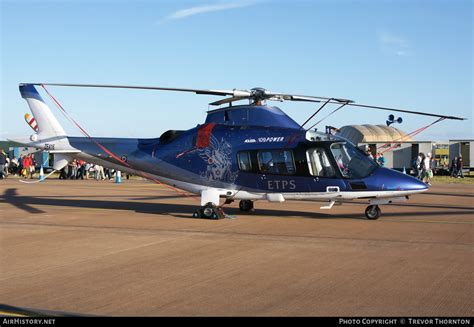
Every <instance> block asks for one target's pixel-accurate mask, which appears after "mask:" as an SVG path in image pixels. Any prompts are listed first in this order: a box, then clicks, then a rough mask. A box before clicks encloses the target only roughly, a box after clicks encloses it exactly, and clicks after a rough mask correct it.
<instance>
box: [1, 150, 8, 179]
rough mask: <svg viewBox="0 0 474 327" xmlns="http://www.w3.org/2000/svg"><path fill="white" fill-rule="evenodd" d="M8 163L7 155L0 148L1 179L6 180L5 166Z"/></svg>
mask: <svg viewBox="0 0 474 327" xmlns="http://www.w3.org/2000/svg"><path fill="white" fill-rule="evenodd" d="M6 163H7V154H6V153H5V152H4V151H3V149H2V148H0V179H4V178H5V164H6Z"/></svg>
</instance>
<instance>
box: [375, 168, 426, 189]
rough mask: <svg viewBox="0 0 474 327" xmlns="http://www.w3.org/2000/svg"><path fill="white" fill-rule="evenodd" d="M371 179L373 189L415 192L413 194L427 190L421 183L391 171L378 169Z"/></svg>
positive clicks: (413, 178) (408, 176)
mask: <svg viewBox="0 0 474 327" xmlns="http://www.w3.org/2000/svg"><path fill="white" fill-rule="evenodd" d="M372 177H373V179H372V182H371V183H370V184H372V185H373V187H379V189H380V188H382V189H384V190H398V191H415V193H417V192H423V191H425V190H427V189H428V185H426V184H425V183H423V182H422V181H420V180H418V179H416V178H415V177H412V176H410V175H407V174H404V173H401V172H399V171H396V170H393V169H388V168H378V169H377V170H376V171H375V172H374V174H373V176H372Z"/></svg>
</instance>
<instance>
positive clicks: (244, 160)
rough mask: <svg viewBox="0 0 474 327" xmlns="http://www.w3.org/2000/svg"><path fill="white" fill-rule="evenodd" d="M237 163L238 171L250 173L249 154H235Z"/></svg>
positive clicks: (250, 162)
mask: <svg viewBox="0 0 474 327" xmlns="http://www.w3.org/2000/svg"><path fill="white" fill-rule="evenodd" d="M237 161H238V163H239V169H240V170H242V171H251V170H252V161H251V159H250V153H249V152H246V151H245V152H239V153H238V154H237Z"/></svg>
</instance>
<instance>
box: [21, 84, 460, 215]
mask: <svg viewBox="0 0 474 327" xmlns="http://www.w3.org/2000/svg"><path fill="white" fill-rule="evenodd" d="M46 85H52V86H74V87H107V88H127V89H145V90H162V91H180V92H193V93H196V94H205V95H213V96H223V97H225V98H223V99H221V100H218V101H215V102H212V103H210V105H213V106H219V107H218V108H217V109H214V110H210V111H208V114H207V118H206V120H205V122H204V123H203V124H200V125H197V127H194V128H191V129H189V130H169V131H166V132H164V133H163V134H162V135H161V136H160V137H158V138H152V139H131V138H95V137H94V138H93V137H91V136H90V135H89V134H87V132H85V131H84V130H83V129H82V128H81V127H80V126H79V125H78V124H77V122H76V121H74V120H73V119H72V118H70V117H69V118H70V120H71V121H72V122H73V123H74V124H76V125H77V126H78V127H79V128H80V129H81V131H82V132H83V134H84V135H85V137H70V136H68V135H66V133H65V131H64V129H63V128H62V126H61V125H60V124H59V122H58V121H57V119H56V118H55V117H54V115H53V114H52V112H51V110H50V108H49V107H48V106H47V105H46V103H45V102H44V101H43V99H42V98H41V96H40V94H39V93H38V91H37V89H36V87H35V86H40V87H43V88H44V89H45V91H46V92H47V93H48V95H50V96H51V97H52V99H53V101H54V102H55V103H56V104H57V105H58V107H59V108H60V109H61V110H62V111H63V113H65V114H66V115H67V113H66V111H65V110H64V108H63V107H62V106H61V105H60V104H59V102H58V101H57V100H56V99H55V98H54V97H53V96H52V95H51V94H50V93H49V92H48V90H47V89H46V87H45V86H46ZM20 93H21V96H22V97H23V98H24V99H25V100H26V101H27V103H28V105H29V107H30V109H31V112H32V114H33V116H34V118H35V120H36V123H37V128H36V129H35V131H36V133H35V134H33V135H31V136H30V137H29V138H25V139H21V140H15V141H17V142H20V143H22V144H25V145H27V146H34V147H37V148H41V149H43V150H45V151H48V152H50V153H54V166H53V168H54V169H55V170H60V169H62V168H64V167H65V166H66V165H67V164H68V163H69V162H71V161H72V160H73V159H81V160H85V161H87V162H92V163H95V164H98V165H102V166H105V167H109V168H111V169H116V170H119V171H122V172H126V173H129V174H134V175H139V176H143V177H145V178H147V179H150V180H153V181H156V182H160V183H164V184H167V185H170V186H171V187H173V188H177V189H181V190H185V191H188V192H190V193H193V194H197V195H198V196H200V199H201V206H200V207H198V208H197V210H196V211H195V212H194V214H193V216H194V217H200V218H211V219H219V218H222V217H224V213H223V211H222V206H221V199H223V201H225V202H224V203H226V204H228V203H231V202H232V201H235V200H239V201H240V202H239V208H240V210H241V211H244V212H245V211H251V210H253V209H254V202H255V201H257V200H267V201H270V202H283V201H286V200H301V199H305V200H324V201H327V205H324V206H322V207H320V208H321V209H326V210H328V209H331V208H332V207H333V206H334V204H335V203H342V202H346V201H350V200H354V199H362V200H367V201H368V204H369V205H368V206H367V208H366V210H365V215H366V217H367V218H368V219H371V220H374V219H378V218H379V217H380V214H381V210H380V207H379V205H382V204H389V203H392V202H399V201H406V200H407V199H408V197H409V196H410V195H413V194H417V193H420V192H424V191H426V190H427V186H426V185H425V184H424V183H422V182H421V181H419V180H417V179H416V178H413V177H411V176H409V175H405V174H403V173H400V172H398V171H395V170H391V169H387V168H382V167H379V166H378V165H377V163H376V162H375V161H374V160H373V159H372V158H371V157H369V156H367V154H366V153H364V152H363V151H362V150H360V149H359V148H358V147H356V146H355V145H354V144H352V143H351V142H349V141H348V140H346V139H343V138H340V137H337V136H335V135H332V134H331V133H320V132H317V131H316V130H314V129H311V128H304V127H303V126H304V125H305V124H306V123H307V122H308V121H309V120H310V119H311V118H313V117H314V116H315V115H316V114H317V113H319V112H320V111H321V110H322V109H323V107H325V106H326V105H336V106H338V109H340V108H342V107H344V106H358V107H363V108H370V109H376V110H377V109H378V110H390V111H397V112H404V113H411V114H419V115H425V116H433V117H439V118H443V119H459V120H462V119H464V118H459V117H453V116H446V115H437V114H432V113H423V112H416V111H409V110H402V109H393V108H386V107H376V106H368V105H362V104H356V103H354V102H353V101H351V100H347V99H339V98H325V97H316V96H303V95H293V94H286V93H278V92H271V91H268V90H265V89H263V88H254V89H251V90H237V89H234V90H200V89H183V88H165V87H148V86H127V85H96V84H53V83H28V84H26V83H24V84H20ZM241 100H248V104H245V105H234V103H235V102H237V101H241ZM267 101H304V102H315V103H320V104H321V106H320V107H319V109H318V110H317V111H316V112H315V113H314V114H313V115H312V116H311V117H310V118H309V119H308V120H307V121H306V122H305V124H303V125H300V124H298V123H297V122H295V121H294V120H293V119H292V118H290V117H289V116H288V115H286V114H285V113H284V112H283V111H282V110H281V109H279V108H278V107H274V106H269V105H266V102H267ZM222 105H225V106H224V107H221V106H222ZM338 109H336V110H338ZM35 127H36V126H35ZM312 127H313V126H312Z"/></svg>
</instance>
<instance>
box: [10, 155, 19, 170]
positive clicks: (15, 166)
mask: <svg viewBox="0 0 474 327" xmlns="http://www.w3.org/2000/svg"><path fill="white" fill-rule="evenodd" d="M10 164H11V170H12V174H13V175H16V174H17V173H18V167H19V162H18V159H17V158H16V157H15V156H13V159H12V161H11V163H10Z"/></svg>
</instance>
